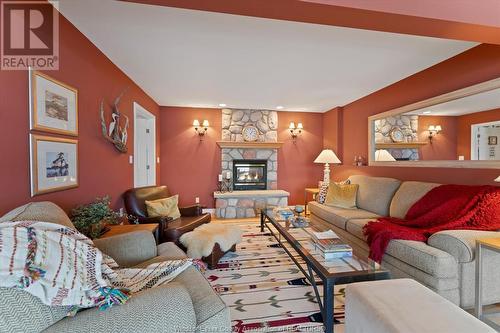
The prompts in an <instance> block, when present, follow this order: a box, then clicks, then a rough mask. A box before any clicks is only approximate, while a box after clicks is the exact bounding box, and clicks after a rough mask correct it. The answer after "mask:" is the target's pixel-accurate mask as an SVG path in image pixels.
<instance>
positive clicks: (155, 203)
mask: <svg viewBox="0 0 500 333" xmlns="http://www.w3.org/2000/svg"><path fill="white" fill-rule="evenodd" d="M178 202H179V195H178V194H176V195H174V196H171V197H169V198H164V199H158V200H149V201H148V200H146V208H147V211H148V216H149V217H156V216H168V217H171V218H173V219H174V220H175V219H177V218H179V217H181V212H180V211H179V207H177V204H178Z"/></svg>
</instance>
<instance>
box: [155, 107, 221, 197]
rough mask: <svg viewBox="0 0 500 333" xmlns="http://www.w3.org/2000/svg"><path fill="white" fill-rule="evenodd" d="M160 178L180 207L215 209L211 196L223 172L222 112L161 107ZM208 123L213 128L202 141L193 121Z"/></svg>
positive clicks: (217, 110) (218, 110)
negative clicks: (177, 199) (221, 146)
mask: <svg viewBox="0 0 500 333" xmlns="http://www.w3.org/2000/svg"><path fill="white" fill-rule="evenodd" d="M160 110H161V117H160V128H161V131H160V145H161V158H160V161H161V164H160V165H161V167H160V168H161V172H160V174H161V177H160V183H161V184H162V185H167V186H168V187H169V188H170V191H171V192H172V194H179V204H180V205H181V206H185V205H191V204H194V203H195V197H197V196H198V197H200V203H201V204H202V205H204V206H207V207H213V195H212V193H213V192H214V191H215V190H216V189H217V175H218V174H219V173H220V171H221V153H220V149H219V146H217V144H216V141H217V140H220V139H221V127H222V113H221V110H220V109H202V108H183V107H163V106H162V107H160ZM194 119H198V120H199V121H200V123H201V122H202V121H203V120H204V119H207V120H208V121H209V122H210V128H209V129H208V132H207V134H206V135H205V137H204V138H203V141H200V139H199V137H198V135H197V134H196V132H195V131H194V129H193V126H192V124H193V120H194Z"/></svg>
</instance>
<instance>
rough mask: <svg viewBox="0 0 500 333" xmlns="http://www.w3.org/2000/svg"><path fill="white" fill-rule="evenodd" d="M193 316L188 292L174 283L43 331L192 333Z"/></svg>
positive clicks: (148, 290) (50, 332)
mask: <svg viewBox="0 0 500 333" xmlns="http://www.w3.org/2000/svg"><path fill="white" fill-rule="evenodd" d="M195 330H196V314H195V312H194V308H193V303H192V301H191V297H190V296H189V293H188V291H187V290H186V289H185V288H184V286H183V285H182V284H180V283H178V282H169V283H168V284H167V285H164V286H160V287H157V288H152V289H147V290H145V291H143V292H140V293H138V294H135V295H133V296H132V297H131V298H130V299H129V300H128V301H127V303H125V304H122V305H115V306H113V307H112V308H110V309H108V310H106V311H100V310H99V309H97V308H92V309H88V310H85V311H80V312H79V313H78V314H77V315H76V316H74V317H66V318H64V319H63V320H60V321H59V322H57V323H55V324H54V325H52V326H50V327H49V328H47V329H46V330H45V331H44V332H46V333H55V332H74V333H88V332H120V333H135V332H165V333H169V332H194V331H195Z"/></svg>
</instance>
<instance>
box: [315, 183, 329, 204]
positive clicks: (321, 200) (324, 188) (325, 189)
mask: <svg viewBox="0 0 500 333" xmlns="http://www.w3.org/2000/svg"><path fill="white" fill-rule="evenodd" d="M327 193H328V184H321V187H320V188H319V193H318V195H317V196H316V201H317V202H318V203H320V204H324V203H325V199H326V194H327Z"/></svg>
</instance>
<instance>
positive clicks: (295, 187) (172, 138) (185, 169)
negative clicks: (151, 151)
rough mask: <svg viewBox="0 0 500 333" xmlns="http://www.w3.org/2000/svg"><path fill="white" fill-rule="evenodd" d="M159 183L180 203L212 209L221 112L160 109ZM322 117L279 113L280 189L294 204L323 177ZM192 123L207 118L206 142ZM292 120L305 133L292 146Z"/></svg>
mask: <svg viewBox="0 0 500 333" xmlns="http://www.w3.org/2000/svg"><path fill="white" fill-rule="evenodd" d="M160 109H161V118H160V119H161V120H160V128H161V133H160V145H161V178H160V182H161V184H164V185H167V186H169V187H170V190H171V192H172V193H178V194H179V200H180V205H189V204H193V203H194V202H195V197H197V196H198V197H200V203H201V204H202V205H204V206H207V207H213V206H214V199H213V192H214V191H215V190H216V189H217V175H218V174H219V173H220V171H221V160H220V159H221V151H220V148H219V146H217V143H216V141H218V140H221V127H222V113H221V110H220V109H203V108H183V107H161V108H160ZM322 117H323V116H322V114H319V113H301V112H278V124H279V128H278V140H279V141H283V142H284V145H283V147H282V148H281V149H280V150H279V151H278V170H279V172H278V188H279V189H283V190H286V191H289V192H290V194H291V198H290V203H292V204H296V203H302V202H303V200H304V188H305V187H308V186H315V184H317V182H318V181H319V180H321V179H322V166H319V165H315V164H314V163H313V161H314V159H315V158H316V156H317V155H318V154H319V153H320V152H321V149H322V147H323V128H322V124H323V122H322ZM194 119H198V120H200V122H201V121H202V120H203V119H207V120H208V121H209V122H210V128H209V130H208V133H207V135H206V136H205V138H204V140H203V141H202V142H200V141H199V139H198V136H197V135H196V133H195V132H194V130H193V127H192V123H193V120H194ZM290 121H295V123H298V122H302V124H303V125H304V130H303V132H302V134H301V135H300V136H299V138H298V139H297V142H296V143H295V144H294V143H293V142H292V140H291V138H290V134H289V132H288V125H289V123H290Z"/></svg>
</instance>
